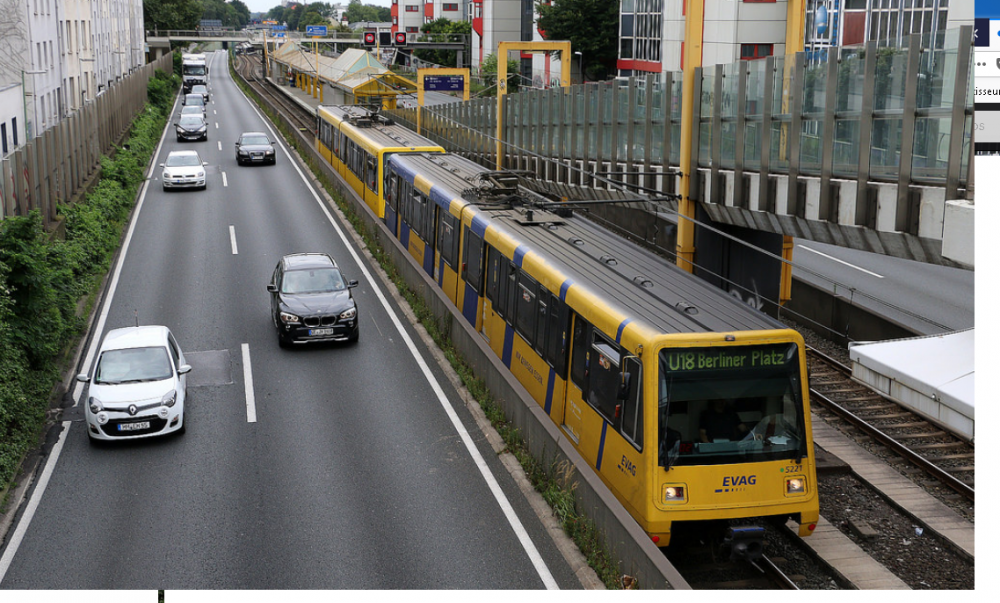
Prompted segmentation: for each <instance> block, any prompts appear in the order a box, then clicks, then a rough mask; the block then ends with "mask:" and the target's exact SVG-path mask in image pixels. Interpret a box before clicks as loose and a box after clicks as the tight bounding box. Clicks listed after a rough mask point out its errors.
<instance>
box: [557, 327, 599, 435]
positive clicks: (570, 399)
mask: <svg viewBox="0 0 1000 603" xmlns="http://www.w3.org/2000/svg"><path fill="white" fill-rule="evenodd" d="M592 333H593V327H591V326H590V323H588V322H587V321H586V320H584V319H582V318H581V317H580V316H579V315H578V314H576V313H574V314H573V341H572V344H571V346H572V347H571V348H570V349H571V350H572V352H571V356H570V379H569V383H567V384H566V406H565V408H564V411H563V420H562V429H563V431H565V432H566V435H568V436H569V437H570V438H571V439H572V440H573V441H574V442H575V443H576V444H578V445H579V443H580V436H581V434H582V433H583V405H584V401H583V396H584V391H585V390H586V388H587V378H588V376H589V375H588V372H589V371H588V367H589V354H590V338H591V337H592Z"/></svg>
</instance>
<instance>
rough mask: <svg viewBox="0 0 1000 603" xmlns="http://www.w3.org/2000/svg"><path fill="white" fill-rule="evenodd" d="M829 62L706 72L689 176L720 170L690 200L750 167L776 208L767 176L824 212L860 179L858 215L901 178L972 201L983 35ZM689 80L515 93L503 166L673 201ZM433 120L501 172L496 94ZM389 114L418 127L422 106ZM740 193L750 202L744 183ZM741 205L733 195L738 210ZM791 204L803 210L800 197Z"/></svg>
mask: <svg viewBox="0 0 1000 603" xmlns="http://www.w3.org/2000/svg"><path fill="white" fill-rule="evenodd" d="M830 55H831V57H832V60H829V61H826V62H822V63H816V64H807V63H806V55H805V53H798V54H796V55H794V56H789V57H769V58H767V59H766V60H759V61H739V62H737V63H733V64H729V65H716V66H711V67H705V68H701V69H696V70H695V77H696V78H697V83H696V90H695V99H696V103H695V107H694V108H693V109H694V120H695V123H697V124H698V127H696V128H695V129H694V132H693V136H692V150H693V152H692V157H693V159H692V162H693V164H694V165H692V166H689V168H690V170H691V172H694V171H695V170H696V169H698V168H704V169H707V170H710V175H709V178H710V179H711V187H710V190H711V191H712V197H713V198H712V199H700V198H699V191H698V190H697V187H696V186H695V187H694V188H693V189H692V191H691V193H690V194H691V197H692V198H694V199H699V200H702V201H708V202H712V201H714V202H718V199H717V198H715V197H717V195H719V194H722V193H721V192H722V191H724V189H725V187H724V186H722V185H721V176H720V170H731V171H734V172H736V182H743V173H744V172H748V171H753V172H758V173H760V183H761V187H762V190H761V191H760V195H761V198H762V199H765V200H767V199H770V203H771V204H773V195H774V191H768V190H767V186H768V183H769V181H770V179H769V178H768V177H767V176H768V174H787V175H788V177H789V181H790V182H789V190H796V188H794V187H795V185H796V180H797V179H798V178H799V177H800V176H813V177H818V178H820V179H821V180H823V183H822V187H821V188H822V190H823V191H824V193H823V195H824V198H823V200H822V201H821V206H823V207H827V206H829V205H830V204H831V193H830V191H831V190H832V188H833V187H831V186H829V183H830V180H832V179H846V180H854V181H857V182H858V199H859V206H858V215H859V216H864V215H866V214H868V213H873V211H874V208H872V207H869V206H868V202H867V199H868V197H869V195H868V194H867V187H868V183H869V182H876V181H877V182H893V183H897V184H898V185H899V191H900V196H901V199H902V198H904V197H906V198H907V199H909V198H910V197H909V196H908V189H909V188H910V186H911V185H922V186H931V187H944V188H945V189H946V195H947V197H946V198H948V199H958V198H961V196H962V195H963V194H966V195H967V196H971V192H969V190H968V189H970V188H971V187H969V186H968V184H969V182H968V181H969V174H970V172H971V163H970V157H971V149H972V116H973V113H974V108H973V107H974V95H973V78H972V77H971V74H972V71H971V65H972V28H971V27H969V26H964V27H961V28H957V29H951V30H947V31H944V32H939V33H937V34H934V35H931V34H924V35H913V36H909V37H908V38H907V39H905V40H904V42H903V44H902V45H900V46H897V45H891V46H878V45H876V44H875V43H869V44H868V45H866V46H865V47H851V48H839V49H831V52H830ZM682 78H683V74H682V73H681V72H675V73H665V74H660V75H658V76H657V75H650V76H647V77H646V78H644V79H634V78H629V79H628V80H627V81H625V80H617V81H608V82H600V83H591V84H583V85H574V86H570V87H566V88H551V89H548V90H530V91H525V92H521V93H518V94H510V95H508V96H507V98H506V100H505V101H504V107H503V111H504V132H503V136H502V139H503V140H502V142H503V145H502V146H503V149H504V157H503V165H504V167H507V168H514V169H530V170H532V171H534V172H535V173H536V174H537V175H538V176H539V177H542V178H546V179H549V180H552V181H555V182H561V183H566V184H570V185H581V186H585V187H592V186H596V187H597V188H606V187H608V186H609V184H608V180H614V181H618V182H620V183H621V185H622V186H624V187H625V188H626V189H629V188H631V189H632V190H634V191H636V192H643V191H644V190H646V191H649V190H654V191H664V192H673V191H672V186H673V179H671V178H662V177H661V176H659V174H662V173H663V172H664V171H669V170H671V169H674V168H678V167H680V166H679V161H680V140H681V136H680V132H681V84H682ZM423 111H424V113H423V115H422V118H421V123H422V125H423V132H422V133H423V134H424V135H426V136H428V137H430V138H432V139H434V140H436V141H439V142H440V143H441V144H443V145H444V146H445V147H446V148H447V149H449V150H450V151H454V152H458V153H462V154H464V155H467V156H469V157H470V158H472V159H474V160H476V161H479V162H480V163H482V164H484V165H488V166H495V165H496V113H497V108H496V99H491V98H481V99H474V100H472V101H469V102H466V103H461V102H457V103H454V104H446V105H437V106H433V107H425V108H424V110H423ZM392 114H393V115H394V116H395V117H396V118H397V119H398V120H400V121H402V122H404V123H407V124H409V125H411V126H415V123H416V109H396V110H393V111H392ZM765 150H766V151H765ZM685 171H686V170H685ZM595 176H596V177H601V178H605V179H606V180H605V181H604V182H595ZM695 184H696V181H695ZM639 187H645V188H639ZM736 189H737V190H736V191H735V194H736V195H737V196H738V197H742V196H744V191H743V189H744V187H743V186H737V187H736ZM744 203H745V199H740V198H737V199H736V206H737V207H741V206H744ZM765 203H766V202H765ZM789 203H790V204H792V205H790V206H789V213H790V214H794V213H796V209H795V207H794V203H796V200H792V199H790V200H789ZM910 204H912V202H910V201H907V203H903V204H901V206H907V205H910ZM768 209H769V210H772V211H773V208H771V207H769V208H768ZM910 210H912V208H909V209H908V210H902V209H901V210H900V212H901V215H900V217H899V221H900V222H911V221H912V220H915V219H916V212H913V211H910ZM821 215H826V214H825V213H824V212H823V209H821ZM899 227H900V228H899V230H903V231H909V230H911V229H912V224H910V225H908V226H907V225H904V224H899Z"/></svg>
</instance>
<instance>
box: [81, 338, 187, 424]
mask: <svg viewBox="0 0 1000 603" xmlns="http://www.w3.org/2000/svg"><path fill="white" fill-rule="evenodd" d="M190 371H191V365H189V364H187V363H186V362H185V360H184V353H183V352H182V351H181V348H180V346H178V345H177V341H176V340H175V339H174V336H173V334H172V333H171V332H170V329H168V328H167V327H162V326H143V327H127V328H123V329H114V330H112V331H109V332H108V334H107V335H105V337H104V341H103V342H102V343H101V349H100V353H99V354H98V356H97V363H96V365H95V368H94V374H93V377H90V376H88V375H87V374H86V373H81V374H79V375H77V377H76V379H77V381H80V382H83V383H89V384H90V390H89V391H88V392H87V399H86V404H85V405H84V406H85V408H84V412H85V415H86V421H87V432H88V434H89V435H90V439H91V441H94V440H127V439H135V438H144V437H149V436H156V435H163V434H167V433H173V432H179V433H183V431H184V427H185V422H184V399H185V397H186V396H187V376H186V375H187V373H189V372H190Z"/></svg>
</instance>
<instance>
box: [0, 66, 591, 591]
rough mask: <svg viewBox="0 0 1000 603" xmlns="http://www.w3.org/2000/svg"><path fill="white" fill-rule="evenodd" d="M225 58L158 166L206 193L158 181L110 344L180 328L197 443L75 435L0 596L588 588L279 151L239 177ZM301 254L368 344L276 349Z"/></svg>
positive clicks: (126, 264)
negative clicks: (173, 166)
mask: <svg viewBox="0 0 1000 603" xmlns="http://www.w3.org/2000/svg"><path fill="white" fill-rule="evenodd" d="M223 59H224V57H223V55H221V54H218V55H215V56H213V58H212V62H211V68H212V75H211V91H212V94H213V98H212V102H211V104H210V107H209V117H210V134H209V141H208V142H207V143H176V142H174V141H173V138H172V131H168V133H167V138H166V140H165V143H164V145H163V149H161V151H160V154H159V158H158V159H157V160H156V161H157V162H160V161H162V160H163V157H165V154H166V152H167V151H169V150H171V149H175V148H195V149H197V150H199V152H201V153H202V154H203V158H204V159H206V160H207V161H208V162H209V164H210V165H209V167H210V168H211V169H210V173H209V185H208V190H206V191H204V192H200V191H184V192H174V193H164V192H163V191H162V190H161V183H160V182H159V179H158V174H159V170H154V172H153V173H154V177H153V179H152V180H151V182H150V183H149V185H150V186H149V190H148V191H147V194H146V197H145V199H144V201H143V205H142V208H141V211H140V212H139V213H138V215H137V217H136V222H135V232H134V235H133V238H132V242H131V245H130V248H129V251H128V253H127V254H126V255H125V257H124V259H123V264H122V269H121V277H120V281H119V283H118V286H117V289H116V291H115V295H114V297H113V298H112V300H111V304H110V307H109V312H108V315H107V321H106V324H104V326H103V329H102V334H103V332H106V331H107V330H108V329H111V328H115V327H120V326H128V325H132V324H135V320H136V318H135V316H136V312H138V317H139V318H138V319H139V322H140V323H141V324H166V325H167V326H169V327H170V328H171V329H172V330H173V331H174V333H175V336H176V337H177V339H178V341H179V342H180V344H181V346H182V347H183V348H184V351H185V353H187V354H189V355H191V359H190V362H191V364H192V365H194V367H195V368H194V371H192V373H191V376H190V378H191V379H192V381H193V382H200V383H205V385H198V386H189V401H188V406H187V420H188V430H187V433H186V434H185V435H183V436H181V437H170V438H162V439H155V440H149V441H145V442H135V443H125V442H116V443H115V445H113V446H99V447H92V446H90V445H89V444H88V442H87V435H86V433H85V429H84V426H83V424H82V423H81V422H79V421H76V422H73V423H72V425H71V426H70V428H69V430H68V432H67V433H65V434H63V438H64V441H63V443H62V448H61V453H60V454H59V457H58V462H57V463H56V465H55V466H54V469H53V470H52V473H51V479H50V481H49V483H48V486H47V488H46V489H45V492H44V495H43V496H41V498H40V499H37V501H38V502H37V509H36V510H35V511H34V514H33V516H32V517H31V521H30V523H24V526H26V528H24V529H22V532H23V538H22V539H21V540H20V542H19V543H18V548H17V550H16V554H14V555H13V557H12V558H10V560H9V567H8V569H7V571H6V573H5V574H4V575H3V576H2V582H0V588H7V589H9V588H14V589H38V588H72V589H106V588H114V589H120V588H135V589H158V588H166V589H171V590H174V589H207V588H212V589H236V588H239V589H275V588H296V589H300V588H308V589H334V588H366V589H369V588H374V589H380V588H381V589H387V588H420V589H443V588H449V589H452V588H463V589H473V588H475V589H481V588H492V589H497V588H531V589H538V588H544V587H545V586H546V582H547V581H550V582H551V583H555V584H558V586H559V587H561V588H579V583H578V581H577V580H576V579H575V577H574V576H573V573H572V570H571V569H570V567H569V566H568V564H567V563H566V562H565V561H564V560H563V558H562V557H561V555H560V554H559V553H558V552H557V551H556V549H555V546H554V544H553V543H552V542H551V540H550V539H549V538H548V537H547V536H546V533H545V531H544V528H543V526H541V524H540V522H539V521H538V519H537V517H535V515H534V513H533V512H532V511H531V510H530V507H529V506H528V504H527V502H526V501H525V499H524V497H523V496H522V495H521V494H520V492H519V490H518V489H517V487H516V485H515V484H514V482H513V479H512V478H511V477H510V476H509V475H508V474H507V473H506V471H505V470H504V469H503V468H502V465H501V464H500V463H499V461H498V460H497V458H496V455H495V454H494V453H493V452H492V449H491V448H490V447H489V445H488V444H487V443H486V442H485V440H484V438H483V437H482V435H481V434H479V433H478V430H477V429H476V428H475V427H474V425H475V424H474V421H473V420H472V419H471V417H470V415H469V413H468V411H467V410H466V409H465V408H464V407H462V405H461V403H460V402H457V401H458V400H459V398H458V397H457V395H456V394H455V393H454V392H453V391H452V389H451V387H450V385H449V384H448V382H447V380H446V379H443V378H442V375H441V371H440V369H439V368H438V367H436V366H435V365H433V364H432V363H429V362H428V364H430V372H431V373H432V374H433V375H434V376H436V377H437V381H438V382H439V383H440V386H439V388H440V391H441V392H443V393H444V394H445V395H446V396H447V403H448V404H450V405H451V406H453V407H454V411H453V412H454V415H455V416H456V417H457V419H458V420H459V421H460V423H461V424H462V425H470V426H473V427H471V428H469V429H468V431H469V436H470V440H471V441H473V444H472V445H473V446H474V448H475V450H476V451H477V452H478V455H479V456H480V457H481V459H482V460H481V466H480V465H479V464H477V462H476V460H475V459H474V458H473V456H472V455H470V452H469V450H468V449H467V448H466V445H465V443H464V442H463V438H462V437H460V435H459V433H458V431H456V428H455V426H454V425H453V424H452V421H451V419H450V417H449V413H448V412H446V410H445V407H444V406H443V405H442V402H441V401H440V399H439V395H438V391H436V390H435V387H433V386H432V385H431V383H430V382H429V381H428V380H427V378H426V377H425V375H424V371H423V370H422V369H421V368H420V367H419V366H418V365H417V363H416V362H415V360H414V358H413V356H412V355H411V354H410V352H409V351H408V349H407V346H406V345H404V341H403V339H404V337H403V335H402V334H401V333H400V332H399V331H398V330H397V328H396V326H395V324H394V322H393V320H392V318H391V316H390V314H389V312H390V311H393V312H397V314H398V308H396V307H395V304H394V302H392V301H391V299H390V301H389V302H388V307H389V310H387V309H385V308H383V307H382V305H381V304H380V303H379V300H378V296H377V294H376V293H377V292H376V286H378V285H373V284H372V283H371V282H369V281H368V280H367V279H366V278H365V276H364V273H363V270H362V266H360V265H357V264H356V263H355V262H354V260H353V258H352V254H351V253H350V251H349V249H348V245H347V244H345V242H344V241H343V240H342V239H341V238H340V236H339V235H338V234H337V232H336V229H335V228H334V227H333V226H332V225H331V223H330V222H329V220H328V219H327V217H326V214H325V212H324V211H323V210H322V208H321V207H320V205H319V204H318V203H317V202H316V200H315V199H314V197H313V194H312V192H311V191H310V189H309V187H308V186H307V185H306V184H305V183H304V182H303V181H302V179H301V178H300V177H299V175H298V173H297V172H296V171H295V170H294V169H293V167H292V165H291V164H290V162H289V161H288V157H287V155H285V154H284V153H282V154H281V155H279V158H278V165H277V166H275V167H269V166H267V167H265V166H253V167H243V168H238V167H237V166H236V164H235V159H234V148H233V143H234V142H235V140H236V137H237V136H238V134H239V133H240V132H241V131H243V130H260V129H264V125H263V122H262V121H261V120H260V118H259V116H258V115H257V113H256V112H255V111H254V110H253V109H252V108H251V106H250V105H249V104H248V103H247V102H246V101H245V100H244V99H242V97H241V96H240V94H239V92H238V90H237V89H236V87H235V85H234V84H233V83H232V81H231V80H230V78H229V76H228V73H226V72H225V68H224V62H223ZM215 123H218V124H219V125H218V128H216V126H215ZM220 142H221V149H220V144H219V143H220ZM223 174H225V178H223ZM234 240H235V242H236V253H233V251H234V249H233V241H234ZM299 251H325V252H329V253H331V254H332V255H333V256H334V257H335V258H337V259H338V261H339V262H340V264H341V265H342V267H343V270H344V272H345V273H346V274H347V275H348V276H349V277H350V278H357V279H358V280H359V281H360V282H361V284H360V286H359V287H358V288H357V289H355V290H354V291H355V294H356V296H357V297H358V299H359V307H360V311H361V321H362V322H361V341H360V342H359V343H358V344H356V345H342V344H341V345H326V346H322V347H317V348H313V349H295V350H281V349H279V348H278V345H277V342H276V340H275V339H276V336H275V332H274V328H273V326H272V325H271V323H270V318H269V315H268V297H267V293H266V291H265V289H264V286H265V284H266V283H267V280H268V277H269V275H270V273H271V271H272V270H273V268H274V265H275V263H276V262H277V260H278V259H279V258H280V257H281V256H282V255H284V254H286V253H293V252H299ZM366 269H367V270H369V271H371V270H372V267H370V266H366ZM403 328H404V331H405V333H406V334H407V335H408V336H409V337H410V338H411V339H413V340H414V341H415V342H416V343H415V347H416V349H417V350H418V351H421V352H422V351H423V346H422V344H421V343H420V341H419V339H418V338H417V337H416V335H415V332H414V331H413V328H412V327H411V326H410V325H406V324H404V325H403ZM95 339H99V338H97V337H95ZM244 346H246V349H247V350H248V351H249V360H250V362H249V365H250V366H249V368H250V370H251V372H249V373H248V372H246V371H247V369H248V366H247V363H246V362H245V359H244V356H243V350H244ZM192 353H193V354H192ZM250 378H252V383H253V389H252V392H253V398H254V414H255V416H253V417H251V415H250V413H249V412H248V411H249V409H248V405H247V398H246V396H245V391H246V387H245V386H246V384H247V382H248V379H250ZM84 395H85V392H84ZM83 399H84V400H85V397H84V398H83ZM68 415H69V416H70V417H72V413H68ZM251 418H254V419H255V420H253V421H251ZM482 471H487V472H489V474H490V475H492V476H494V478H495V480H496V481H497V483H498V489H499V491H500V492H502V494H501V495H500V500H501V502H498V499H497V496H496V495H495V492H494V491H493V490H491V488H490V487H489V485H488V483H487V481H486V479H484V477H483V473H482ZM502 501H506V502H502ZM502 504H503V505H509V509H508V511H509V513H510V514H513V516H515V517H516V518H517V521H518V522H520V524H522V525H523V528H522V533H521V534H519V533H518V529H517V528H516V527H513V526H512V524H511V522H510V520H509V518H510V516H511V515H510V514H508V513H507V512H505V509H504V508H503V507H502ZM22 522H25V517H24V516H21V517H20V518H19V523H18V525H17V526H15V527H16V528H22V525H21V523H22ZM525 542H527V543H529V544H528V546H527V547H526V545H525ZM8 546H9V545H8ZM531 547H536V548H537V551H538V552H537V555H536V556H535V558H534V559H532V557H531V554H530V550H531ZM3 555H5V556H6V555H8V551H7V550H6V549H5V550H4V551H3ZM549 576H551V577H549Z"/></svg>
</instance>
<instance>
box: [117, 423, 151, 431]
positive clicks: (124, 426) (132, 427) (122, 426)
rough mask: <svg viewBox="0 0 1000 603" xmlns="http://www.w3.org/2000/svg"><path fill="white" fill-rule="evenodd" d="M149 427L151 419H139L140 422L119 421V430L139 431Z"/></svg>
mask: <svg viewBox="0 0 1000 603" xmlns="http://www.w3.org/2000/svg"><path fill="white" fill-rule="evenodd" d="M140 429H149V421H139V422H138V423H119V424H118V431H139V430H140Z"/></svg>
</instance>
